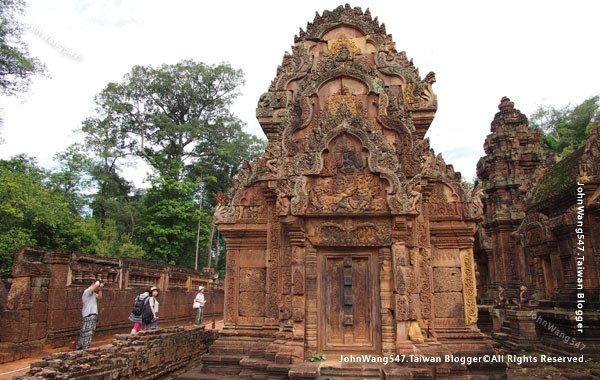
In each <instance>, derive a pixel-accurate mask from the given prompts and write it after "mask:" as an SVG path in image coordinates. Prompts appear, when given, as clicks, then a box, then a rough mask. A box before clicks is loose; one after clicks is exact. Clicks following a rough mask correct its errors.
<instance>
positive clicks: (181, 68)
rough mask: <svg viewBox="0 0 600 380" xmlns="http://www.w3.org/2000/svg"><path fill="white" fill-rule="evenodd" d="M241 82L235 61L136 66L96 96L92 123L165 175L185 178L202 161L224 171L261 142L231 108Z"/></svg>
mask: <svg viewBox="0 0 600 380" xmlns="http://www.w3.org/2000/svg"><path fill="white" fill-rule="evenodd" d="M241 84H243V74H242V72H241V70H235V69H233V68H232V67H231V66H230V65H229V64H219V65H213V66H208V65H205V64H203V63H197V62H194V61H191V60H185V61H182V62H180V63H177V64H174V65H162V66H160V67H159V68H154V67H152V66H147V67H143V66H135V67H133V69H132V70H131V72H130V73H129V74H127V75H126V76H125V78H124V79H123V81H122V82H121V83H109V84H108V85H107V86H106V88H105V89H104V90H103V91H102V92H101V93H100V94H99V95H98V96H97V97H96V104H97V115H96V116H95V117H93V118H90V119H88V120H87V126H88V127H90V126H102V127H103V128H106V129H108V130H109V131H110V132H107V134H108V135H110V136H117V137H118V141H119V142H120V143H119V145H118V148H119V149H120V150H121V152H122V154H135V155H138V156H140V157H142V158H143V159H145V160H147V162H148V164H150V166H152V168H154V169H155V170H156V172H157V173H159V174H160V175H161V176H164V177H169V178H178V179H181V178H183V176H185V175H187V174H188V173H190V172H191V171H193V168H194V167H195V166H196V165H201V166H202V167H211V168H212V169H214V171H219V169H220V167H219V165H220V164H221V163H222V162H223V161H230V160H231V159H232V157H231V154H232V152H235V156H236V157H233V158H234V159H236V161H237V165H239V163H240V162H241V161H242V159H244V158H247V156H248V154H251V153H252V150H253V147H254V145H257V144H258V145H260V140H259V139H258V138H256V137H254V136H250V135H248V134H246V133H244V132H243V131H242V123H241V122H240V121H239V119H237V118H236V117H235V116H234V115H233V114H232V113H231V112H230V111H229V107H230V106H231V103H232V102H233V100H234V99H235V98H236V97H237V95H238V94H239V92H238V87H239V86H240V85H241ZM232 143H233V144H236V145H237V149H235V150H233V151H232V150H231V147H230V145H231V144H232ZM112 146H114V147H115V148H116V147H117V144H113V145H112ZM244 148H245V149H244ZM239 149H243V150H239ZM203 172H206V170H203ZM203 174H204V173H203ZM209 175H210V174H209Z"/></svg>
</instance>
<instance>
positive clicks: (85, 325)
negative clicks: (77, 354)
mask: <svg viewBox="0 0 600 380" xmlns="http://www.w3.org/2000/svg"><path fill="white" fill-rule="evenodd" d="M103 286H104V284H103V283H102V282H101V281H100V280H92V284H91V285H90V286H89V287H88V288H87V289H85V290H84V291H83V294H82V295H81V302H82V303H83V307H82V308H81V315H82V317H83V322H82V324H81V332H80V333H79V339H77V347H76V349H77V350H85V349H87V348H88V347H89V346H90V344H91V343H92V337H93V336H94V333H95V332H96V323H97V322H98V301H97V300H98V299H102V287H103Z"/></svg>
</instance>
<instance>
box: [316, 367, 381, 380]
mask: <svg viewBox="0 0 600 380" xmlns="http://www.w3.org/2000/svg"><path fill="white" fill-rule="evenodd" d="M381 378H383V374H382V372H381V367H380V366H379V365H352V366H348V365H344V364H341V365H337V364H326V363H323V364H321V366H320V367H319V377H318V379H320V380H334V379H344V380H360V379H381Z"/></svg>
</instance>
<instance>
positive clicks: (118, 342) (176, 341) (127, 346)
mask: <svg viewBox="0 0 600 380" xmlns="http://www.w3.org/2000/svg"><path fill="white" fill-rule="evenodd" d="M216 339H217V332H216V331H214V330H204V329H201V328H198V327H191V328H182V327H171V328H166V329H158V330H150V331H143V332H140V333H138V334H135V335H125V334H122V335H116V336H115V339H114V340H113V342H112V344H110V345H106V346H101V347H97V348H92V349H89V350H87V351H72V352H67V353H59V354H54V355H52V356H49V357H46V358H44V359H43V360H41V361H38V362H34V363H32V364H31V370H30V371H29V372H28V373H27V374H26V375H23V376H19V377H17V379H21V380H33V379H40V378H41V379H86V380H104V379H158V378H162V377H164V376H166V375H168V374H169V373H172V372H174V371H177V370H178V369H181V368H183V367H186V366H187V365H189V364H191V363H192V362H195V361H196V360H198V359H199V358H200V356H202V355H203V354H204V353H206V352H207V350H208V347H209V346H210V345H211V344H212V342H214V341H215V340H216Z"/></svg>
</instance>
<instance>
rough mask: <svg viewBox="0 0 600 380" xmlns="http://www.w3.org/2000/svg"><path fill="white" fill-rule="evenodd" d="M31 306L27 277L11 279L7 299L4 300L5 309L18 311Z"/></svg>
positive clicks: (29, 282) (29, 283) (29, 285)
mask: <svg viewBox="0 0 600 380" xmlns="http://www.w3.org/2000/svg"><path fill="white" fill-rule="evenodd" d="M30 304H31V281H30V278H29V277H17V278H13V281H12V286H11V287H10V292H8V299H7V300H6V309H8V310H20V309H28V308H29V307H30Z"/></svg>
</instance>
